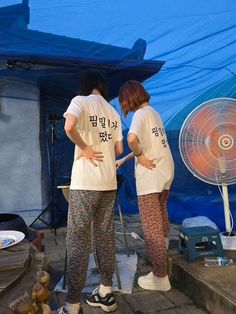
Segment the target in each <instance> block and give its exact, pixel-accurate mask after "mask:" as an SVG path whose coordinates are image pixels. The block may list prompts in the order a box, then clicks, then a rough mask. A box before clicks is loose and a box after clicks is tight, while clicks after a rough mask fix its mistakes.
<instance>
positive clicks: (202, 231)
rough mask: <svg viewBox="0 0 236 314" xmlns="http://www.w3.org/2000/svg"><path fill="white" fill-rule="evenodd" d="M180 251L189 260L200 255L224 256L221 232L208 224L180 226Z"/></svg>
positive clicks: (191, 260) (192, 260) (193, 259)
mask: <svg viewBox="0 0 236 314" xmlns="http://www.w3.org/2000/svg"><path fill="white" fill-rule="evenodd" d="M178 251H179V254H184V255H185V257H186V259H187V261H188V262H194V261H195V259H196V258H197V257H199V256H224V252H223V247H222V243H221V239H220V235H219V232H218V231H217V230H216V229H214V228H211V227H208V226H202V227H191V228H184V227H180V229H179V246H178Z"/></svg>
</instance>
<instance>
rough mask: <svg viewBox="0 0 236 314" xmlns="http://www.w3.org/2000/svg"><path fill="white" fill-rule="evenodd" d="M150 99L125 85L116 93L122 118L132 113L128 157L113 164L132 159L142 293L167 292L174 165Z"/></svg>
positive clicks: (141, 89)
mask: <svg viewBox="0 0 236 314" xmlns="http://www.w3.org/2000/svg"><path fill="white" fill-rule="evenodd" d="M149 99H150V95H149V94H148V92H147V91H146V90H145V89H144V87H143V86H142V84H140V83H139V82H137V81H128V82H126V83H125V84H123V85H122V86H121V88H120V90H119V101H120V104H121V108H122V111H123V113H124V115H125V116H126V115H127V114H128V112H134V115H133V117H132V121H131V125H130V129H129V133H128V145H129V147H130V149H131V150H132V153H130V154H129V155H127V156H125V157H124V158H122V159H121V160H119V161H117V167H119V166H120V165H122V163H123V162H125V161H126V160H128V159H129V158H131V157H133V156H135V181H136V189H137V194H138V207H139V213H140V219H141V223H142V228H143V232H144V237H145V243H146V246H147V251H148V255H149V259H150V261H151V263H152V272H150V273H149V274H148V275H146V276H140V277H139V278H138V285H139V286H140V287H141V288H143V289H148V290H159V291H168V290H170V289H171V285H170V282H169V278H168V275H167V262H166V260H167V258H166V257H167V256H166V255H167V249H166V239H167V237H168V233H169V230H170V224H169V220H168V212H167V200H168V196H169V189H170V187H171V183H172V181H173V178H174V163H173V159H172V155H171V151H170V148H169V144H168V141H167V136H166V132H165V129H164V127H163V123H162V121H161V118H160V115H159V113H158V112H157V111H155V110H154V109H153V108H152V107H151V106H150V104H149Z"/></svg>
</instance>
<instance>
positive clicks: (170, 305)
mask: <svg viewBox="0 0 236 314" xmlns="http://www.w3.org/2000/svg"><path fill="white" fill-rule="evenodd" d="M115 221H116V222H115V226H116V231H117V233H116V249H117V252H119V253H122V252H123V253H124V254H126V249H125V244H124V237H123V234H122V228H121V224H120V220H119V218H118V217H116V219H115ZM124 221H125V231H126V234H127V242H128V248H129V252H130V254H133V253H135V252H136V253H137V255H138V264H137V271H136V274H135V278H134V284H133V291H132V294H121V293H119V292H116V293H115V295H116V297H117V304H118V309H117V310H116V311H115V312H114V313H117V314H134V313H136V314H155V313H162V314H177V313H178V314H204V313H206V312H205V311H204V310H203V309H201V307H199V306H196V305H195V304H194V302H193V300H192V299H191V298H189V297H188V296H187V295H186V294H184V293H182V292H181V291H180V290H178V289H176V288H175V286H173V288H172V290H171V291H169V292H165V293H164V292H156V291H145V290H142V289H141V288H139V287H138V285H137V278H138V277H139V276H140V275H143V274H146V273H148V272H149V271H150V270H151V266H150V264H149V261H148V258H147V253H146V249H145V243H144V241H142V237H143V234H142V230H141V227H140V221H139V215H130V216H125V217H124ZM131 232H135V233H136V234H138V235H139V236H140V238H141V239H134V238H133V237H132V236H131ZM65 237H66V228H65V227H63V228H58V229H57V235H56V236H55V235H54V233H53V232H51V231H50V230H48V231H46V232H45V240H44V244H45V247H46V256H47V259H48V263H49V272H50V274H51V285H50V288H51V289H52V298H51V308H52V310H54V313H56V311H55V310H56V309H57V308H58V307H60V306H61V305H63V304H64V300H65V294H64V293H62V292H53V288H54V286H55V284H56V283H57V282H58V281H59V279H60V278H61V276H62V275H63V272H64V262H65V249H66V246H65ZM177 239H178V226H176V225H172V226H171V233H170V247H173V248H174V247H176V243H177ZM82 307H83V309H84V313H85V314H95V313H97V314H98V313H104V312H103V311H102V310H101V309H99V308H92V307H90V306H88V305H86V303H85V295H83V296H82ZM214 314H215V313H214Z"/></svg>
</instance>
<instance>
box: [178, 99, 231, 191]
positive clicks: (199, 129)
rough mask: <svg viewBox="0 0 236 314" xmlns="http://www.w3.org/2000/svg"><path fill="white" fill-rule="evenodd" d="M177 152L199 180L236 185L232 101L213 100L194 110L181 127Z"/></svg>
mask: <svg viewBox="0 0 236 314" xmlns="http://www.w3.org/2000/svg"><path fill="white" fill-rule="evenodd" d="M179 149H180V154H181V157H182V159H183V161H184V163H185V165H186V167H187V168H188V169H189V171H190V172H192V174H193V175H194V176H196V177H198V178H199V179H200V180H202V181H205V182H207V183H210V184H215V185H217V184H222V183H224V184H227V185H230V184H234V183H236V99H233V98H216V99H212V100H209V101H207V102H204V103H203V104H201V105H200V106H198V107H196V108H195V109H194V110H193V111H192V112H191V113H190V114H189V115H188V116H187V118H186V119H185V121H184V123H183V125H182V127H181V130H180V136H179Z"/></svg>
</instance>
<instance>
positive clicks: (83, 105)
mask: <svg viewBox="0 0 236 314" xmlns="http://www.w3.org/2000/svg"><path fill="white" fill-rule="evenodd" d="M68 113H70V114H73V115H75V116H76V117H77V118H78V124H77V127H78V131H79V133H80V136H81V137H82V139H83V140H84V141H85V142H86V143H87V144H88V145H92V148H93V149H95V150H97V151H101V152H102V153H103V156H104V158H103V161H102V162H97V164H98V166H97V167H95V166H94V165H92V164H91V163H90V162H89V161H88V160H86V159H85V158H83V157H80V158H79V159H77V156H78V154H79V151H80V149H79V147H78V146H77V145H75V152H74V162H73V166H72V173H71V184H70V189H71V190H97V191H107V190H115V189H116V188H117V182H116V165H115V150H114V146H115V142H116V141H122V139H123V136H122V128H121V121H120V117H119V115H118V113H117V112H116V111H115V109H114V108H113V107H112V106H111V105H110V104H109V103H108V102H107V101H106V100H105V99H104V98H103V97H102V96H100V95H93V94H91V95H89V96H76V97H75V98H73V99H72V101H71V103H70V105H69V107H68V108H67V111H66V112H65V113H64V117H66V115H67V114H68Z"/></svg>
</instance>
